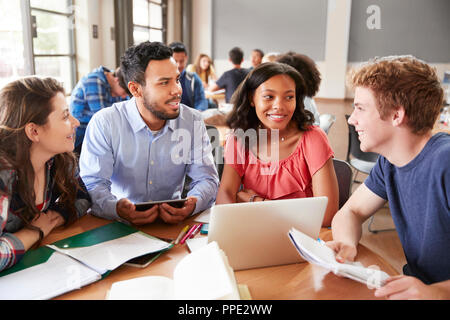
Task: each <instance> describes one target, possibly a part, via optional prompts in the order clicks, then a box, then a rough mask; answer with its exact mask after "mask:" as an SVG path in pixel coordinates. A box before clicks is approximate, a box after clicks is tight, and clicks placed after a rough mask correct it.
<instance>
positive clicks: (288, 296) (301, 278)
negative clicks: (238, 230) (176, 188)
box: [43, 215, 397, 300]
mask: <svg viewBox="0 0 450 320" xmlns="http://www.w3.org/2000/svg"><path fill="white" fill-rule="evenodd" d="M194 219H195V216H194V217H191V218H189V219H187V220H186V221H184V222H182V223H181V224H178V225H169V224H165V223H164V222H163V221H156V222H154V223H152V224H148V225H144V226H139V227H138V229H139V230H141V231H143V232H145V233H148V234H151V235H153V236H156V237H160V238H170V239H174V238H176V237H177V235H178V233H179V232H180V230H181V229H182V228H183V227H184V226H185V225H186V224H188V223H189V224H192V223H193V222H194ZM108 223H111V221H109V220H104V219H100V218H97V217H94V216H91V215H86V216H84V217H82V218H81V219H80V220H78V221H76V222H75V223H74V224H72V225H71V226H69V227H68V228H66V229H62V228H59V229H57V230H54V231H52V233H51V234H50V235H49V236H47V237H46V239H45V241H44V242H43V244H48V243H52V242H54V241H57V240H60V239H64V238H67V237H70V236H73V235H76V234H78V233H81V232H84V231H88V230H90V229H93V228H96V227H100V226H102V225H105V224H108ZM197 236H203V235H200V234H199V235H197ZM320 237H321V238H322V239H323V240H331V231H330V230H329V229H326V228H323V229H321V232H320ZM261 250H263V248H261ZM188 253H189V250H188V248H187V245H186V244H182V245H181V244H178V245H175V246H174V247H173V248H172V249H170V250H169V251H167V252H165V253H164V254H162V255H161V256H160V257H159V258H158V259H157V260H156V261H154V262H153V263H151V264H150V265H149V266H147V267H146V268H136V267H131V266H126V265H122V266H120V267H119V268H117V269H116V270H114V271H112V272H111V273H110V274H109V275H108V276H106V277H105V278H104V279H102V280H100V281H97V282H95V283H92V284H90V285H88V286H85V287H82V288H81V289H79V290H75V291H72V292H69V293H66V294H64V295H61V296H59V297H56V298H55V299H58V300H59V299H61V300H99V299H105V297H106V294H107V292H108V290H109V289H110V288H111V285H112V284H113V283H114V282H116V281H121V280H127V279H131V278H135V277H143V276H150V275H159V276H166V277H169V278H172V274H173V270H174V268H175V266H176V265H177V263H178V262H179V261H180V259H182V258H183V257H184V256H186V255H187V254H188ZM356 259H357V260H358V261H360V262H361V263H362V264H363V265H364V266H366V267H367V266H372V265H376V266H378V267H379V268H381V270H383V271H385V272H387V273H388V274H389V275H395V274H397V273H396V271H395V270H394V269H393V268H392V267H391V266H390V265H389V264H388V263H387V262H386V261H385V260H383V258H381V257H380V256H378V255H377V254H375V253H374V252H372V251H371V250H369V249H368V248H366V247H364V246H363V245H359V247H358V256H357V258H356ZM235 277H236V280H237V282H238V283H239V284H245V285H247V286H248V289H249V291H250V294H251V297H252V299H254V300H297V299H298V300H304V299H307V300H311V299H317V300H322V299H327V300H333V299H355V300H357V299H375V296H374V290H373V289H369V288H368V287H367V286H366V285H365V284H361V283H358V282H356V281H353V280H350V279H346V278H341V277H338V276H336V275H334V274H333V273H331V272H328V271H327V270H325V269H323V268H321V267H318V266H314V265H311V264H309V263H307V262H303V263H296V264H290V265H283V266H273V267H266V268H256V269H249V270H241V271H235Z"/></svg>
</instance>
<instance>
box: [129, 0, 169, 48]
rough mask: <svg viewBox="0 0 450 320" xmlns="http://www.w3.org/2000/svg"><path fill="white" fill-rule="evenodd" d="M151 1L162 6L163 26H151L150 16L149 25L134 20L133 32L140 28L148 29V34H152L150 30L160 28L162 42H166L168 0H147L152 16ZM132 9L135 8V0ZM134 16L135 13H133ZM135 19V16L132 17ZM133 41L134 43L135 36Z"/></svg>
mask: <svg viewBox="0 0 450 320" xmlns="http://www.w3.org/2000/svg"><path fill="white" fill-rule="evenodd" d="M150 3H152V4H154V5H157V6H160V7H161V12H162V17H161V22H162V27H161V28H155V27H151V26H150V23H151V22H150V18H149V22H148V23H149V25H142V24H136V23H134V21H132V28H133V33H134V31H135V28H139V29H147V31H148V34H149V35H150V30H158V31H161V32H162V42H163V43H166V41H167V0H161V2H160V3H159V2H156V1H153V0H147V7H148V12H147V13H148V15H149V17H150ZM132 10H134V1H133V5H132ZM132 17H133V15H132ZM132 20H133V18H132ZM133 43H134V37H133Z"/></svg>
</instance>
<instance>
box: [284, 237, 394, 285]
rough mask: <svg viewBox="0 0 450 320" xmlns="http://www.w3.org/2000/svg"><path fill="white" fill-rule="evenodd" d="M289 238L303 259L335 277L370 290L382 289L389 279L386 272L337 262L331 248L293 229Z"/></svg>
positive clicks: (355, 264) (358, 264) (357, 264)
mask: <svg viewBox="0 0 450 320" xmlns="http://www.w3.org/2000/svg"><path fill="white" fill-rule="evenodd" d="M289 238H290V239H291V241H292V243H293V245H294V246H295V248H296V249H297V251H298V253H299V254H300V256H302V258H303V259H305V260H306V261H308V262H310V263H313V264H315V265H318V266H321V267H323V268H325V269H328V270H331V271H332V272H333V273H335V274H337V275H340V276H343V277H346V278H350V279H353V280H356V281H358V282H361V283H364V284H367V286H368V287H372V288H380V287H382V286H383V284H384V282H385V281H386V279H387V278H389V275H388V274H387V273H386V272H384V271H381V270H379V269H375V268H365V267H363V266H362V265H361V264H360V263H339V262H337V261H336V258H335V252H334V251H333V250H332V249H331V248H329V247H327V246H326V245H323V244H321V243H319V242H318V241H317V240H314V239H312V238H311V237H308V236H307V235H305V234H304V233H302V232H300V231H298V230H297V229H295V228H292V229H291V230H290V231H289Z"/></svg>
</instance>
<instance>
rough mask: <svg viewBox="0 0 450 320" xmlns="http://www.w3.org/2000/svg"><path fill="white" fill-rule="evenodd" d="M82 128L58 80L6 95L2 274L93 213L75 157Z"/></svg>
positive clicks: (27, 83)
mask: <svg viewBox="0 0 450 320" xmlns="http://www.w3.org/2000/svg"><path fill="white" fill-rule="evenodd" d="M79 124H80V123H79V122H78V120H77V119H75V118H74V117H73V116H72V115H71V114H70V112H69V109H68V107H67V103H66V99H65V96H64V89H63V87H62V85H61V84H59V83H58V82H57V81H56V80H54V79H52V78H44V79H41V78H38V77H26V78H23V79H19V80H16V81H13V82H11V83H9V84H7V85H6V86H5V87H4V88H3V89H2V90H1V91H0V270H3V269H6V268H9V267H11V266H12V265H14V264H15V263H17V262H18V261H19V260H20V258H21V257H22V256H23V254H24V253H25V252H26V251H27V250H28V249H29V248H31V247H33V246H37V245H39V243H40V242H41V240H42V239H43V238H44V237H45V236H47V235H48V234H49V233H50V232H51V231H52V230H53V229H54V228H56V227H58V226H61V225H67V224H69V223H70V222H73V221H74V220H75V219H77V218H78V217H80V216H82V215H83V214H85V213H86V211H87V210H88V209H89V207H90V205H91V200H90V197H89V194H88V193H87V191H86V188H85V186H84V184H83V182H82V180H81V178H79V176H78V164H77V160H76V158H75V156H74V154H73V153H72V151H73V149H74V141H75V140H74V139H75V130H76V128H77V127H78V126H79Z"/></svg>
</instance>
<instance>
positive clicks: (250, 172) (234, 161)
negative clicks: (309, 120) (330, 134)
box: [225, 126, 334, 200]
mask: <svg viewBox="0 0 450 320" xmlns="http://www.w3.org/2000/svg"><path fill="white" fill-rule="evenodd" d="M333 156H334V153H333V150H332V149H331V147H330V144H329V142H328V138H327V135H326V134H325V132H323V131H322V130H321V129H320V128H319V127H318V126H310V127H309V130H308V131H306V132H304V134H303V136H302V138H301V140H300V141H299V143H298V145H297V147H296V148H295V150H294V152H293V153H292V154H291V155H290V156H289V157H287V158H285V159H283V160H280V161H274V162H263V161H261V160H259V159H258V158H257V157H256V156H255V155H254V154H253V153H252V152H250V151H245V148H244V146H243V145H242V144H241V143H240V142H239V141H238V140H237V138H236V136H234V135H233V134H230V135H229V136H228V137H227V141H226V144H225V164H228V165H230V166H232V167H233V168H234V169H235V170H236V172H237V173H238V174H239V176H240V177H241V179H242V183H243V184H244V188H245V189H251V190H253V191H255V192H256V193H257V194H258V195H260V196H261V197H264V198H266V199H271V200H275V199H292V198H305V197H312V196H313V192H312V176H313V175H314V174H315V173H316V172H317V171H318V170H319V169H320V168H322V167H323V166H324V165H325V163H326V162H327V161H328V159H329V158H330V157H333Z"/></svg>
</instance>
